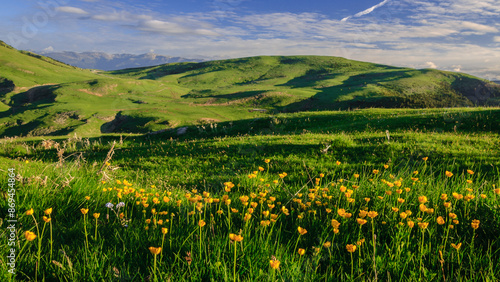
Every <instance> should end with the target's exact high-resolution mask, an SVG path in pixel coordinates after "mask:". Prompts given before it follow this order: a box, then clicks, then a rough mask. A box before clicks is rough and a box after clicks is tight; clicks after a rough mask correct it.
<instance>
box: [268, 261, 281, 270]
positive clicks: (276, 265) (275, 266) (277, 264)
mask: <svg viewBox="0 0 500 282" xmlns="http://www.w3.org/2000/svg"><path fill="white" fill-rule="evenodd" d="M269 264H270V265H271V268H272V269H278V268H279V267H280V261H279V260H276V259H274V260H270V261H269Z"/></svg>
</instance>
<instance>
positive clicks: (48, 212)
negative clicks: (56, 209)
mask: <svg viewBox="0 0 500 282" xmlns="http://www.w3.org/2000/svg"><path fill="white" fill-rule="evenodd" d="M43 212H44V213H45V214H46V215H50V214H51V213H52V208H48V209H46V210H44V211H43Z"/></svg>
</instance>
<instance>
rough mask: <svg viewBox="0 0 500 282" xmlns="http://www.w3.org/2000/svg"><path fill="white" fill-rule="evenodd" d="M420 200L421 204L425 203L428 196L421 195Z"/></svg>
mask: <svg viewBox="0 0 500 282" xmlns="http://www.w3.org/2000/svg"><path fill="white" fill-rule="evenodd" d="M418 201H419V202H420V203H421V204H425V203H426V202H427V197H426V196H420V197H418Z"/></svg>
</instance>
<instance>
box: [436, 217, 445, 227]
mask: <svg viewBox="0 0 500 282" xmlns="http://www.w3.org/2000/svg"><path fill="white" fill-rule="evenodd" d="M436 221H437V223H438V224H439V225H443V224H444V218H443V217H442V216H438V218H437V220H436Z"/></svg>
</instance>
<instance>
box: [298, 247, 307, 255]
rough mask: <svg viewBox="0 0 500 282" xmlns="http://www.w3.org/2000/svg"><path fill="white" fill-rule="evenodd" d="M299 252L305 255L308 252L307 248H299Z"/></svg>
mask: <svg viewBox="0 0 500 282" xmlns="http://www.w3.org/2000/svg"><path fill="white" fill-rule="evenodd" d="M298 253H299V255H301V256H303V255H304V254H305V253H306V250H304V249H302V248H299V250H298Z"/></svg>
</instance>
